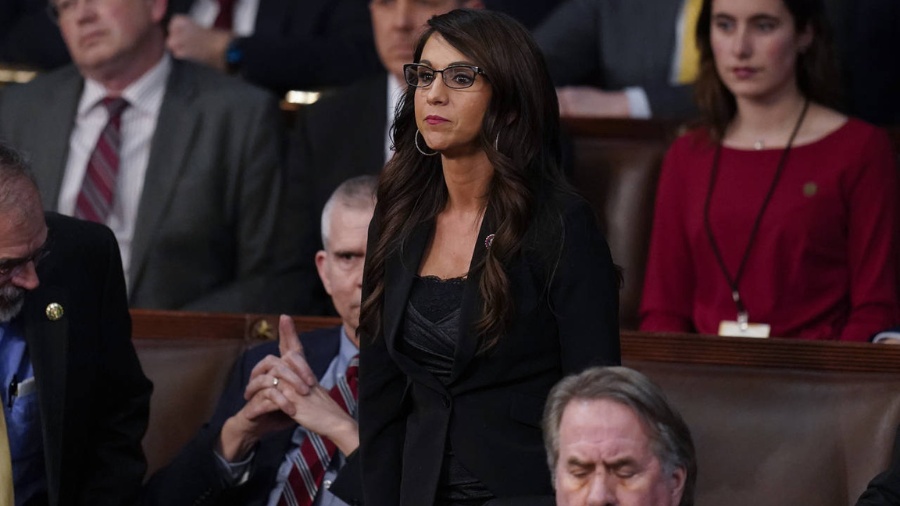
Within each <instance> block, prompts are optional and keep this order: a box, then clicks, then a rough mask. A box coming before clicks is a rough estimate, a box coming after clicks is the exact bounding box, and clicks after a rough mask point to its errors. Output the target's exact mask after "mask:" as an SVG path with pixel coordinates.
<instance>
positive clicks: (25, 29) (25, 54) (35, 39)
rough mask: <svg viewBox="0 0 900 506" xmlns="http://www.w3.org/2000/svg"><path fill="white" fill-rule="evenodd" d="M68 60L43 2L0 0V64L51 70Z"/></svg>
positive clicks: (57, 31)
mask: <svg viewBox="0 0 900 506" xmlns="http://www.w3.org/2000/svg"><path fill="white" fill-rule="evenodd" d="M69 61H71V60H70V58H69V52H68V51H67V50H66V45H65V44H64V43H63V40H62V37H60V36H59V29H58V28H57V27H56V25H54V24H53V20H52V19H50V16H49V15H48V13H47V3H46V2H36V1H33V0H0V64H11V65H16V66H23V67H27V68H31V69H35V70H50V69H54V68H56V67H59V66H61V65H65V64H66V63H69Z"/></svg>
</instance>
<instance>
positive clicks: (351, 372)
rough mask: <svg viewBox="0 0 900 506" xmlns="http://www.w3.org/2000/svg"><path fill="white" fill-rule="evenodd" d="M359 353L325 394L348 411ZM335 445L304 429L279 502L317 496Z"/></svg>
mask: <svg viewBox="0 0 900 506" xmlns="http://www.w3.org/2000/svg"><path fill="white" fill-rule="evenodd" d="M358 374H359V355H356V356H355V357H353V359H352V360H350V364H349V365H348V366H347V372H346V374H345V375H344V376H343V377H342V378H338V381H337V383H336V384H335V385H334V386H333V387H332V388H331V390H330V391H329V392H328V394H329V395H330V396H331V398H332V399H334V401H335V402H337V403H338V405H339V406H340V407H341V408H343V409H344V411H346V412H347V413H349V414H350V415H353V414H354V413H355V412H356V396H357V382H358V381H357V376H358ZM336 453H337V446H336V445H335V444H334V443H332V442H331V440H330V439H328V438H323V437H321V436H319V435H318V434H315V433H313V432H310V431H307V433H306V437H305V438H304V439H303V442H302V443H300V452H299V453H297V454H296V455H294V456H293V457H292V459H291V460H292V461H293V464H294V465H293V467H291V472H290V473H289V474H288V479H287V483H285V485H284V492H283V493H282V495H281V498H280V499H279V500H278V506H310V505H312V503H313V501H314V500H315V498H316V494H317V493H318V491H319V487H320V486H321V485H322V479H323V478H324V477H325V470H326V469H328V465H329V464H330V463H331V461H332V459H334V456H335V454H336Z"/></svg>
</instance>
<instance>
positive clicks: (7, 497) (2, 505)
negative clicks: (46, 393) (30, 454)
mask: <svg viewBox="0 0 900 506" xmlns="http://www.w3.org/2000/svg"><path fill="white" fill-rule="evenodd" d="M4 410H5V408H4V407H3V406H0V506H13V505H14V504H15V502H14V501H13V474H12V462H11V460H10V459H11V456H10V454H9V436H8V435H7V432H6V413H4Z"/></svg>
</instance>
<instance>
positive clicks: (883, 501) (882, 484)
mask: <svg viewBox="0 0 900 506" xmlns="http://www.w3.org/2000/svg"><path fill="white" fill-rule="evenodd" d="M898 504H900V428H898V429H897V438H896V439H895V440H894V451H893V455H892V457H891V464H890V467H888V469H887V470H886V471H884V472H883V473H881V474H879V475H878V476H876V477H875V478H873V479H872V481H870V482H869V486H868V487H867V488H866V491H865V492H863V494H862V495H861V496H859V500H858V501H857V502H856V506H897V505H898Z"/></svg>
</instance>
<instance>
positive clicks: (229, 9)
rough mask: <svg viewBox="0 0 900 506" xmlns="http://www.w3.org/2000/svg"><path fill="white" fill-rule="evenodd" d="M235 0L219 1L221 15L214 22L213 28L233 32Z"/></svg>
mask: <svg viewBox="0 0 900 506" xmlns="http://www.w3.org/2000/svg"><path fill="white" fill-rule="evenodd" d="M234 2H235V0H219V14H218V15H217V16H216V20H215V21H214V22H213V28H219V29H222V30H228V31H229V32H230V31H231V28H232V27H233V26H234Z"/></svg>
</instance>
